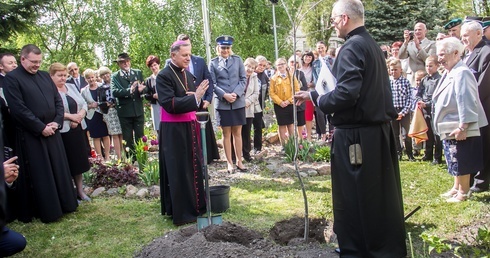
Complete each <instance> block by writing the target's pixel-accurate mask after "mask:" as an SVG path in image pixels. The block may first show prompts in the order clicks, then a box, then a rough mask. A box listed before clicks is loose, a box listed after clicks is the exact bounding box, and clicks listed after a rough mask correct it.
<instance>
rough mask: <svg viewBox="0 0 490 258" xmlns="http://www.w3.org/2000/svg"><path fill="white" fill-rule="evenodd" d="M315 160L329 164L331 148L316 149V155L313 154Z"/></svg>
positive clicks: (319, 147) (320, 147)
mask: <svg viewBox="0 0 490 258" xmlns="http://www.w3.org/2000/svg"><path fill="white" fill-rule="evenodd" d="M313 160H314V161H317V162H320V161H323V162H329V161H330V146H328V145H324V146H317V147H316V149H315V153H313Z"/></svg>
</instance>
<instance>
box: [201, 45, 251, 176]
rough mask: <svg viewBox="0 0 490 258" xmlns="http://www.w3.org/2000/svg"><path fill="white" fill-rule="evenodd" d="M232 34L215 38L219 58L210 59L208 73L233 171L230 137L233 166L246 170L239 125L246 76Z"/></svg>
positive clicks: (242, 118) (243, 120) (226, 151)
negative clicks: (232, 49)
mask: <svg viewBox="0 0 490 258" xmlns="http://www.w3.org/2000/svg"><path fill="white" fill-rule="evenodd" d="M233 41H234V39H233V37H231V36H220V37H218V38H216V43H217V46H216V52H217V53H218V57H215V58H213V60H211V64H210V66H209V72H210V74H211V79H212V80H213V82H214V93H215V94H216V98H217V100H216V111H217V117H218V124H219V125H220V126H221V129H222V130H223V146H224V149H225V155H226V161H227V162H228V173H233V172H234V166H233V159H232V154H231V148H232V147H231V137H232V136H233V142H234V145H235V148H234V150H235V158H236V168H237V169H238V170H239V171H241V172H246V171H247V168H245V166H244V165H243V163H242V125H245V124H246V123H247V121H246V116H245V84H246V80H247V76H246V73H245V66H244V65H243V61H242V58H241V57H239V56H236V55H233V52H232V51H231V47H232V45H233Z"/></svg>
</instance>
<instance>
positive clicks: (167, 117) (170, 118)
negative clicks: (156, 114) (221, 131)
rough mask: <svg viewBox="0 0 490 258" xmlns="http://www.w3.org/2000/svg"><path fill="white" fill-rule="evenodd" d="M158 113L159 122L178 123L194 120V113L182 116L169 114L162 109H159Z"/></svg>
mask: <svg viewBox="0 0 490 258" xmlns="http://www.w3.org/2000/svg"><path fill="white" fill-rule="evenodd" d="M160 111H161V112H160V114H161V115H160V120H161V121H162V122H170V123H179V122H190V121H195V120H196V111H191V112H187V113H183V114H170V113H168V112H167V111H165V109H163V108H162V107H160Z"/></svg>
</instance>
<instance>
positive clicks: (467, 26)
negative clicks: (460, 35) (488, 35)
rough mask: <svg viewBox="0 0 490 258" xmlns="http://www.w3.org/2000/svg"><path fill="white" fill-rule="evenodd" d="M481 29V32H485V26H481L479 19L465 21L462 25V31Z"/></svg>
mask: <svg viewBox="0 0 490 258" xmlns="http://www.w3.org/2000/svg"><path fill="white" fill-rule="evenodd" d="M466 30H468V31H479V32H480V34H483V27H482V26H481V23H479V22H477V21H470V22H465V23H463V25H462V26H461V31H466Z"/></svg>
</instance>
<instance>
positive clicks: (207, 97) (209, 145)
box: [167, 34, 219, 164]
mask: <svg viewBox="0 0 490 258" xmlns="http://www.w3.org/2000/svg"><path fill="white" fill-rule="evenodd" d="M177 40H180V41H184V42H186V43H188V44H189V45H191V39H190V37H189V36H188V35H186V34H180V35H179V36H178V37H177ZM191 47H192V45H191ZM169 62H170V61H169ZM167 63H168V62H167ZM187 70H188V71H189V72H191V73H192V75H194V85H199V84H201V82H202V81H203V80H208V81H209V87H208V89H207V90H206V93H205V94H204V96H203V99H202V103H201V106H200V107H199V111H208V107H210V108H213V107H212V106H210V105H211V102H212V101H213V90H214V87H213V79H212V78H211V74H210V73H209V69H208V66H207V65H206V61H205V60H204V58H202V57H200V56H196V55H191V62H190V63H189V66H188V68H187ZM206 150H207V159H208V164H210V163H212V162H213V160H215V159H219V151H218V144H217V143H216V137H215V135H214V129H213V122H212V121H211V119H210V120H209V121H208V123H207V124H206Z"/></svg>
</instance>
